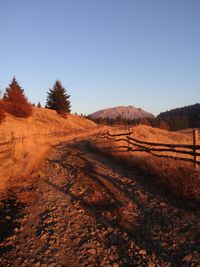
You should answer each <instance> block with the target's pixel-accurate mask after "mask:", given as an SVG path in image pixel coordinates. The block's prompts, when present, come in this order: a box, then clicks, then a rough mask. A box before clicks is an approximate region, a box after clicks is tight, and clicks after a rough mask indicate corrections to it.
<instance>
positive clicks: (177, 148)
mask: <svg viewBox="0 0 200 267" xmlns="http://www.w3.org/2000/svg"><path fill="white" fill-rule="evenodd" d="M131 134H133V132H131V131H129V132H126V133H120V134H111V133H109V132H108V131H107V132H104V133H101V134H100V136H101V137H103V138H106V139H107V140H108V139H111V140H113V141H115V142H119V141H124V142H125V143H126V145H123V146H119V148H122V147H123V148H125V149H127V151H131V152H147V153H149V154H151V155H153V156H156V157H163V158H170V159H176V160H183V161H188V162H192V163H193V164H194V167H195V168H197V166H198V165H199V164H200V161H199V158H200V145H198V130H197V129H194V130H193V144H191V145H189V144H169V143H155V142H147V141H142V140H139V139H136V138H134V137H131ZM157 152H160V153H163V152H164V153H165V154H159V153H157ZM166 152H167V153H176V154H179V155H180V154H182V155H189V156H191V157H190V158H186V157H181V156H174V155H170V154H166Z"/></svg>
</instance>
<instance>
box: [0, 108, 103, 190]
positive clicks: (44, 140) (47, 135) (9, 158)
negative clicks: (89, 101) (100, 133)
mask: <svg viewBox="0 0 200 267" xmlns="http://www.w3.org/2000/svg"><path fill="white" fill-rule="evenodd" d="M97 130H98V128H97V126H96V124H95V123H94V122H92V121H90V120H87V119H85V118H82V117H80V116H75V115H68V117H67V118H63V117H61V116H59V115H58V114H57V113H56V112H55V111H53V110H49V109H42V108H40V109H38V108H34V110H33V115H32V116H31V117H29V118H27V119H21V118H16V117H13V116H11V115H9V114H7V115H6V118H5V120H4V122H3V123H1V124H0V160H1V165H0V190H1V189H3V188H4V187H5V184H6V182H7V181H8V179H9V178H10V177H13V176H19V177H20V176H24V175H27V174H29V173H30V172H31V171H32V169H33V168H35V167H36V166H38V165H39V163H40V162H41V159H42V158H43V157H44V155H45V153H47V151H48V149H49V148H50V147H51V145H54V144H56V143H59V142H60V141H64V140H72V139H74V138H77V137H84V136H86V135H88V134H91V133H93V132H95V131H97ZM4 143H5V144H4Z"/></svg>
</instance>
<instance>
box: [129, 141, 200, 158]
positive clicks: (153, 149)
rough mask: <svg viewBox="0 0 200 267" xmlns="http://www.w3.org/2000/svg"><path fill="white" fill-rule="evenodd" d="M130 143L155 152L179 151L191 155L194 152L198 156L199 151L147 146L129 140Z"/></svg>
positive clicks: (199, 154)
mask: <svg viewBox="0 0 200 267" xmlns="http://www.w3.org/2000/svg"><path fill="white" fill-rule="evenodd" d="M130 144H131V145H133V146H137V147H140V148H143V149H146V150H150V151H157V152H173V153H180V154H186V155H191V156H194V153H195V155H196V156H200V153H197V152H196V151H195V152H194V151H186V150H175V149H169V148H149V147H146V146H143V145H139V144H137V143H133V142H130Z"/></svg>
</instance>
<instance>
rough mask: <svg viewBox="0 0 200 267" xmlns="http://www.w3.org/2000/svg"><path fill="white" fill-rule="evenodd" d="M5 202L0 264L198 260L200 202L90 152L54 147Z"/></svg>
mask: <svg viewBox="0 0 200 267" xmlns="http://www.w3.org/2000/svg"><path fill="white" fill-rule="evenodd" d="M11 184H12V186H11V188H10V189H9V191H8V193H7V194H6V195H4V196H2V198H1V201H0V255H1V257H0V266H12V267H13V266H20V267H21V266H22V267H23V266H35V267H39V266H41V267H47V266H49V267H53V266H56V267H57V266H60V267H61V266H63V267H64V266H66V267H79V266H88V267H89V266H91V267H93V266H106V267H107V266H108V267H119V266H127V267H128V266H131V267H133V266H148V267H153V266H155V267H156V266H162V267H163V266H177V267H180V266H200V265H198V264H199V263H200V210H199V204H198V203H194V202H191V201H187V200H184V199H178V198H176V197H174V196H173V195H171V193H170V192H169V191H167V190H166V188H164V187H163V186H161V185H160V184H158V183H155V182H154V179H153V177H151V176H150V175H149V176H148V175H147V174H145V175H144V174H143V173H141V172H140V171H139V170H138V169H135V167H132V168H130V167H127V166H125V165H123V164H122V163H121V162H117V161H115V160H114V159H111V158H108V157H106V156H105V155H103V154H101V153H100V152H99V151H97V150H93V149H92V148H91V146H90V143H89V141H82V142H74V143H72V142H71V143H69V142H68V143H61V144H60V145H58V146H55V147H54V148H52V151H51V153H50V155H49V156H48V157H47V158H46V159H45V162H44V163H43V165H42V166H41V168H40V170H37V171H35V172H33V173H32V174H31V175H30V176H26V177H18V178H15V179H12V180H11Z"/></svg>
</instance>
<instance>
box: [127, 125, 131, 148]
mask: <svg viewBox="0 0 200 267" xmlns="http://www.w3.org/2000/svg"><path fill="white" fill-rule="evenodd" d="M129 137H131V129H130V128H129V130H128V151H131V143H130V138H129Z"/></svg>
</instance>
